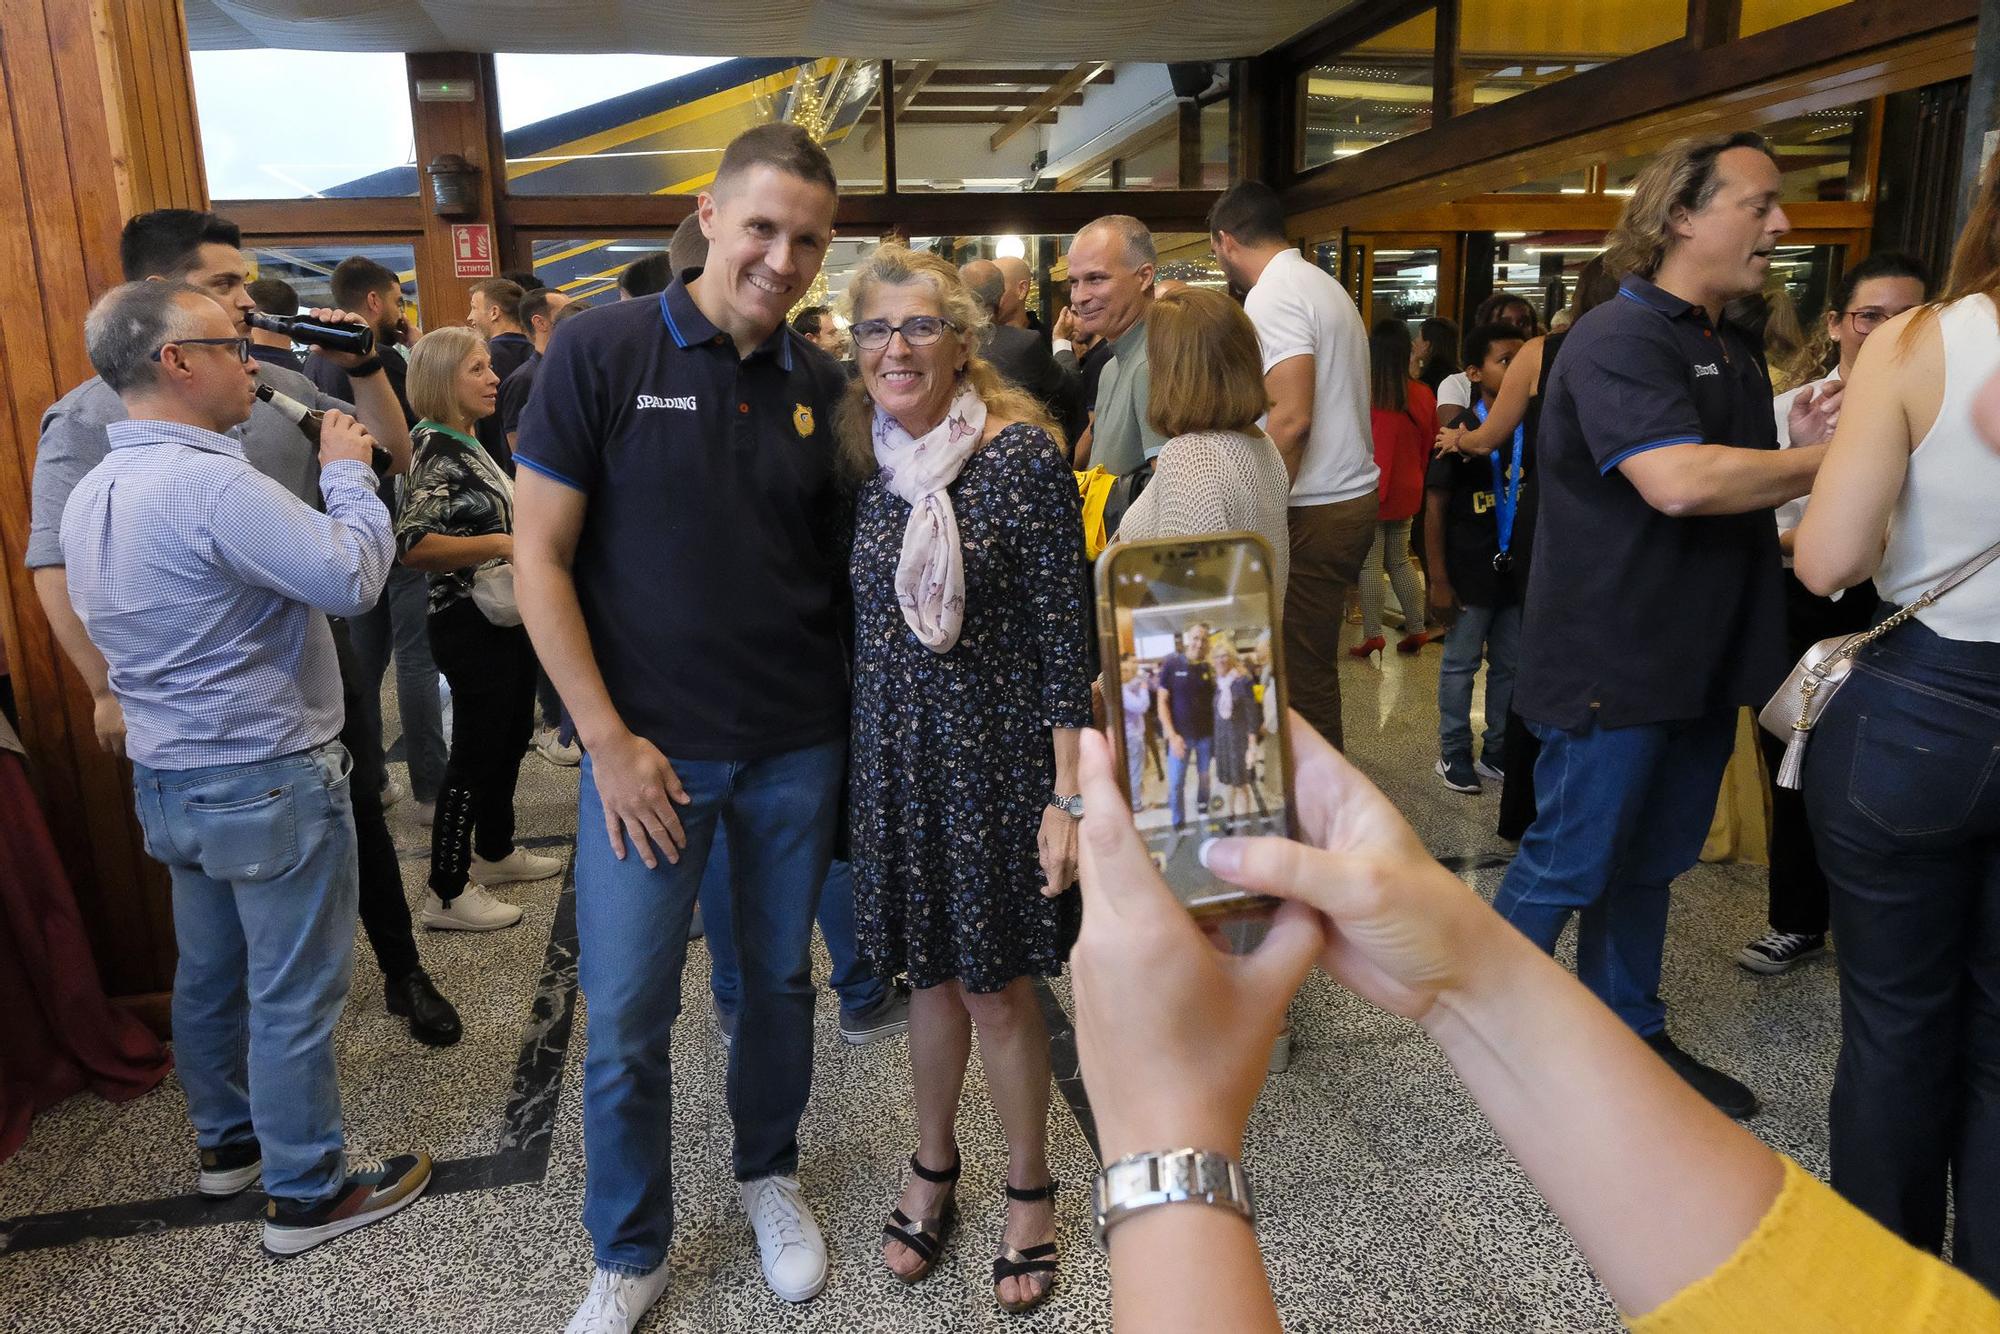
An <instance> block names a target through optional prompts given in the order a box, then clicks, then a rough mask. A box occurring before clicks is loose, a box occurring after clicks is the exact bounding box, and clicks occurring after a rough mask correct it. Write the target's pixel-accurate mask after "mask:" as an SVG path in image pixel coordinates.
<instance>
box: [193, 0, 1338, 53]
mask: <svg viewBox="0 0 2000 1334" xmlns="http://www.w3.org/2000/svg"><path fill="white" fill-rule="evenodd" d="M1351 3H1354V0H1108V2H1107V0H186V6H187V19H188V36H189V41H190V44H191V45H192V46H193V47H194V48H195V49H196V50H223V49H232V48H243V47H263V46H275V47H295V48H303V49H306V50H321V51H522V52H566V53H587V52H615V53H621V54H631V53H639V52H662V53H670V54H673V55H688V56H792V55H797V56H861V57H870V56H879V57H883V58H887V59H893V60H905V59H916V60H1017V61H1019V60H1030V61H1033V60H1074V61H1082V60H1148V61H1167V60H1220V59H1224V58H1227V57H1233V56H1248V55H1255V54H1257V53H1259V52H1262V51H1265V50H1268V49H1269V48H1271V47H1272V46H1275V45H1277V44H1278V43H1279V42H1281V41H1283V40H1285V39H1286V38H1288V37H1290V36H1292V35H1293V34H1294V33H1297V32H1299V31H1300V30H1301V29H1304V28H1306V27H1308V26H1310V25H1311V24H1313V23H1315V22H1317V21H1318V20H1320V19H1322V18H1324V17H1326V16H1327V15H1328V14H1330V13H1334V12H1336V11H1338V10H1341V9H1345V8H1346V7H1347V6H1348V5H1349V4H1351Z"/></svg>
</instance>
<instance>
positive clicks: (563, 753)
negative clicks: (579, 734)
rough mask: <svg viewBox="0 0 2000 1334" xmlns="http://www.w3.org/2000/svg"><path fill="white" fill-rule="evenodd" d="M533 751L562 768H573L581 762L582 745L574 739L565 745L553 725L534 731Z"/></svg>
mask: <svg viewBox="0 0 2000 1334" xmlns="http://www.w3.org/2000/svg"><path fill="white" fill-rule="evenodd" d="M535 753H536V754H538V755H540V756H541V757H542V758H543V759H545V760H547V761H548V762H549V763H550V764H553V765H557V766H560V767H561V768H564V769H574V768H575V767H576V766H577V765H579V764H582V763H583V747H582V746H579V745H578V744H577V743H576V742H574V741H572V742H570V743H569V744H568V745H567V746H565V745H564V744H563V743H562V738H561V734H560V733H558V732H557V731H556V729H555V728H553V727H544V728H543V729H542V730H541V731H539V732H537V733H535Z"/></svg>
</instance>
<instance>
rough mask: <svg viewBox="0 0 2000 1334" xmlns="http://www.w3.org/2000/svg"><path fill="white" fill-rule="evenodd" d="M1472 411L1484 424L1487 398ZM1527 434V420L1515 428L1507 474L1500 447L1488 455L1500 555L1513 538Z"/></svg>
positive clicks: (1505, 554)
mask: <svg viewBox="0 0 2000 1334" xmlns="http://www.w3.org/2000/svg"><path fill="white" fill-rule="evenodd" d="M1472 412H1473V415H1474V416H1476V417H1478V418H1479V421H1480V424H1481V425H1484V424H1485V422H1486V400H1485V399H1483V398H1482V399H1480V400H1479V401H1478V402H1477V403H1475V404H1473V405H1472ZM1527 436H1528V424H1527V423H1526V422H1522V423H1521V424H1520V425H1519V426H1516V427H1515V428H1514V449H1513V458H1512V459H1511V460H1510V461H1509V464H1508V468H1507V474H1506V475H1505V476H1504V477H1503V476H1502V474H1501V471H1500V451H1499V450H1497V449H1496V450H1494V451H1493V452H1492V453H1491V454H1488V455H1487V456H1486V458H1487V462H1489V463H1491V464H1492V465H1493V521H1494V525H1495V527H1497V528H1498V529H1499V531H1500V555H1501V556H1503V557H1505V556H1508V551H1507V548H1508V547H1509V546H1511V545H1512V544H1513V541H1514V514H1515V512H1516V511H1517V509H1518V508H1519V506H1520V501H1521V453H1522V449H1523V447H1524V445H1525V443H1526V441H1527ZM1510 559H1511V557H1510ZM1495 568H1496V569H1500V568H1504V566H1501V565H1499V564H1498V563H1497V561H1496V564H1495Z"/></svg>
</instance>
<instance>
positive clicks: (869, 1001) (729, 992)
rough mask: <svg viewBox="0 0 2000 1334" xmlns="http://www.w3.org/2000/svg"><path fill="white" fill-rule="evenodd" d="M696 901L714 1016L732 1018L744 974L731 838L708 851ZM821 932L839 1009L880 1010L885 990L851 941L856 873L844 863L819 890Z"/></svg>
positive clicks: (830, 869)
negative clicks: (735, 922)
mask: <svg viewBox="0 0 2000 1334" xmlns="http://www.w3.org/2000/svg"><path fill="white" fill-rule="evenodd" d="M697 898H698V900H699V902H700V903H701V920H702V924H703V926H704V927H706V928H707V931H708V961H709V962H708V989H709V992H710V993H711V994H712V995H713V996H714V997H715V1008H716V1011H717V1012H718V1013H720V1014H726V1015H731V1016H733V1015H735V1013H736V1007H737V1005H738V1004H739V1003H740V1001H741V999H742V995H743V973H742V969H741V968H739V967H738V965H737V962H736V932H735V931H734V930H733V929H732V926H731V922H730V916H729V914H730V906H729V838H728V835H727V834H726V833H724V832H723V831H722V830H720V829H718V830H717V831H716V833H715V843H714V846H712V847H711V848H710V849H709V851H708V870H707V871H706V872H704V873H703V875H702V877H701V890H700V892H699V894H698V896H697ZM819 931H820V934H821V935H823V936H825V937H826V952H827V957H829V958H830V959H832V960H833V976H832V977H831V978H829V979H828V980H827V985H828V986H829V987H831V988H833V994H834V995H836V996H838V997H839V998H840V1008H841V1009H843V1010H846V1011H848V1012H850V1013H855V1012H859V1011H862V1010H869V1009H873V1008H874V1007H875V1006H877V1005H880V1004H881V1003H882V998H883V997H884V996H886V995H888V994H889V988H888V986H887V984H886V983H884V982H883V981H882V979H881V978H879V977H877V976H875V974H873V973H871V972H869V971H868V965H867V964H866V963H865V962H864V961H863V960H862V958H861V944H860V942H859V941H857V940H856V939H855V938H854V868H853V867H851V866H849V865H848V864H847V863H846V862H844V861H840V860H837V859H836V860H835V861H833V862H830V863H828V865H827V868H826V883H824V884H822V885H821V886H820V887H819Z"/></svg>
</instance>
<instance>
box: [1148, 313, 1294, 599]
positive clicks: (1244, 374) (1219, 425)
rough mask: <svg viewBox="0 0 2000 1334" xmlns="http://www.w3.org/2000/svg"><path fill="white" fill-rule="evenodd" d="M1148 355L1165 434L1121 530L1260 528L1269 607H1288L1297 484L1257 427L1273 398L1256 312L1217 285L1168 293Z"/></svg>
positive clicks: (1155, 317) (1176, 533) (1189, 533)
mask: <svg viewBox="0 0 2000 1334" xmlns="http://www.w3.org/2000/svg"><path fill="white" fill-rule="evenodd" d="M1146 355H1147V358H1148V360H1149V364H1150V365H1151V367H1152V370H1151V376H1152V386H1151V390H1150V394H1149V396H1148V398H1147V400H1146V417H1147V420H1148V421H1150V422H1151V423H1152V425H1153V427H1154V429H1155V430H1157V431H1159V432H1160V434H1162V435H1164V436H1166V437H1168V439H1167V443H1166V444H1165V445H1162V446H1161V447H1160V453H1159V457H1158V458H1157V459H1156V460H1154V464H1153V480H1152V481H1151V482H1150V483H1148V484H1147V486H1146V489H1145V491H1144V492H1143V493H1141V495H1140V496H1139V498H1138V499H1137V500H1136V501H1134V502H1132V508H1131V509H1129V510H1127V511H1126V512H1125V517H1124V519H1123V520H1121V521H1120V523H1119V525H1118V532H1117V534H1116V535H1117V537H1118V538H1119V539H1120V540H1121V541H1127V542H1132V541H1137V540H1139V539H1141V538H1149V537H1193V536H1196V535H1198V534H1201V533H1222V532H1233V531H1236V530H1239V529H1240V530H1247V531H1249V532H1253V533H1256V534H1258V535H1259V536H1260V537H1262V538H1263V539H1264V540H1265V541H1266V542H1268V543H1270V544H1271V583H1272V596H1273V599H1274V601H1273V603H1272V605H1273V606H1283V605H1284V601H1285V580H1286V579H1287V578H1288V577H1289V575H1290V573H1291V546H1292V539H1291V535H1290V531H1289V529H1288V528H1287V527H1286V523H1285V509H1286V506H1287V505H1289V504H1290V502H1291V494H1292V487H1291V479H1290V478H1289V476H1287V474H1286V472H1285V461H1284V459H1283V458H1282V457H1281V456H1280V455H1279V453H1278V447H1277V445H1275V444H1273V443H1272V442H1271V437H1269V436H1267V435H1265V434H1264V432H1263V431H1262V429H1260V428H1259V427H1258V425H1257V419H1258V418H1259V417H1262V416H1263V415H1264V413H1265V411H1266V410H1267V409H1268V408H1269V407H1270V405H1271V403H1270V399H1269V398H1268V397H1266V395H1265V393H1264V360H1263V354H1262V352H1261V351H1260V350H1259V349H1258V345H1257V330H1256V328H1255V327H1254V326H1253V325H1252V324H1251V323H1250V317H1249V316H1248V315H1245V314H1244V313H1243V308H1242V307H1241V306H1238V305H1237V304H1236V303H1235V302H1234V301H1231V300H1230V299H1229V298H1228V297H1227V296H1225V295H1223V294H1222V293H1221V292H1218V291H1215V290H1214V289H1212V288H1206V287H1190V288H1187V289H1185V290H1182V291H1177V292H1171V293H1169V294H1168V295H1166V296H1163V297H1161V298H1160V299H1159V300H1157V301H1155V302H1154V303H1153V313H1152V314H1151V315H1149V316H1147V320H1146Z"/></svg>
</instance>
